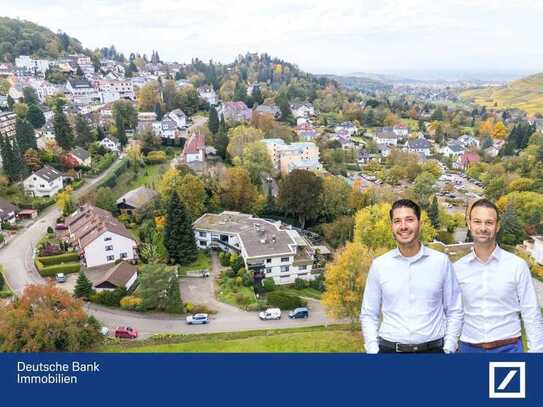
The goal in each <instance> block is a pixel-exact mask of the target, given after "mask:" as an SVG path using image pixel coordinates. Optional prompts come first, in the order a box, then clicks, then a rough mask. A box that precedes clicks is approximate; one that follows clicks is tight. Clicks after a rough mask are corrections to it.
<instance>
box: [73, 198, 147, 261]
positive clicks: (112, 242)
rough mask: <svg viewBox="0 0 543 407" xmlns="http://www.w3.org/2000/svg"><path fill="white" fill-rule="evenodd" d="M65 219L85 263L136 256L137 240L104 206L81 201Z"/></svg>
mask: <svg viewBox="0 0 543 407" xmlns="http://www.w3.org/2000/svg"><path fill="white" fill-rule="evenodd" d="M65 223H66V226H67V227H68V235H69V238H70V240H71V242H72V244H73V245H74V246H75V247H76V249H77V250H79V253H80V254H81V255H82V257H83V258H84V259H85V263H86V266H87V267H96V266H101V265H103V264H107V263H114V262H115V261H117V260H133V259H136V258H137V255H136V248H137V244H136V241H135V240H134V238H133V237H132V234H131V233H130V231H129V230H128V229H127V228H126V227H125V226H124V225H123V224H122V223H120V222H119V221H118V220H117V219H115V218H114V217H113V215H112V214H111V213H110V212H108V211H106V210H104V209H100V208H96V207H94V206H92V205H89V204H86V205H83V206H81V207H80V208H78V209H77V211H75V212H74V213H73V214H71V215H70V216H69V217H67V218H66V220H65Z"/></svg>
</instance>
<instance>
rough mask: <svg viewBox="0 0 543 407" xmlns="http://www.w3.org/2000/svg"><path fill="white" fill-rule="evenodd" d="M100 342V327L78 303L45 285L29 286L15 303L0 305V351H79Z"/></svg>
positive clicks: (66, 294)
mask: <svg viewBox="0 0 543 407" xmlns="http://www.w3.org/2000/svg"><path fill="white" fill-rule="evenodd" d="M101 341H102V335H101V334H100V324H99V323H98V321H97V320H96V319H95V318H94V317H89V316H87V315H86V313H85V311H84V309H83V303H82V302H81V300H78V299H75V298H73V297H72V296H71V295H70V294H69V293H68V292H66V291H64V290H62V289H59V288H56V287H55V286H54V283H53V282H50V283H48V284H46V285H29V286H27V287H26V288H25V291H24V292H23V295H22V296H21V297H19V298H18V299H17V300H15V301H14V302H11V303H8V304H7V305H3V306H2V305H0V351H1V352H80V351H86V350H89V349H92V348H93V347H95V346H96V345H97V344H99V343H100V342H101Z"/></svg>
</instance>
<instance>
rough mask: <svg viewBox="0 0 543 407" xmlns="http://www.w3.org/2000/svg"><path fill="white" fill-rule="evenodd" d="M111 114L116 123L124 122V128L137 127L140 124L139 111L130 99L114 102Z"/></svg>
mask: <svg viewBox="0 0 543 407" xmlns="http://www.w3.org/2000/svg"><path fill="white" fill-rule="evenodd" d="M111 115H112V117H113V121H114V122H115V125H119V124H122V126H123V128H124V129H135V128H136V126H137V124H138V112H137V111H136V109H135V107H134V105H133V104H132V102H130V101H128V100H124V99H121V100H117V101H115V102H113V105H112V106H111Z"/></svg>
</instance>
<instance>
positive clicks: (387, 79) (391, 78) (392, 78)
mask: <svg viewBox="0 0 543 407" xmlns="http://www.w3.org/2000/svg"><path fill="white" fill-rule="evenodd" d="M347 76H349V77H351V76H354V77H356V78H366V79H371V80H373V81H377V82H382V83H386V84H394V83H410V82H417V81H416V80H414V79H409V78H404V77H401V76H397V75H388V74H377V73H369V72H354V73H352V74H349V75H347Z"/></svg>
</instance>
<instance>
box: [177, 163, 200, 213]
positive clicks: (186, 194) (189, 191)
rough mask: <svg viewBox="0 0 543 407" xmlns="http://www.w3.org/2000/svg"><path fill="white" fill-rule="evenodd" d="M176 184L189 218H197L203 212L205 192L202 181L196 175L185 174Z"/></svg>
mask: <svg viewBox="0 0 543 407" xmlns="http://www.w3.org/2000/svg"><path fill="white" fill-rule="evenodd" d="M175 184H176V190H177V192H178V193H179V197H180V199H181V201H182V202H183V204H184V205H185V208H186V210H187V211H188V213H189V215H190V217H191V219H198V218H199V217H200V216H201V215H202V214H203V213H204V212H205V201H206V198H207V193H206V190H205V186H204V183H203V182H202V181H200V178H198V177H197V176H196V175H192V174H187V175H185V176H184V177H181V178H180V179H179V180H178V181H177V182H175Z"/></svg>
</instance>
